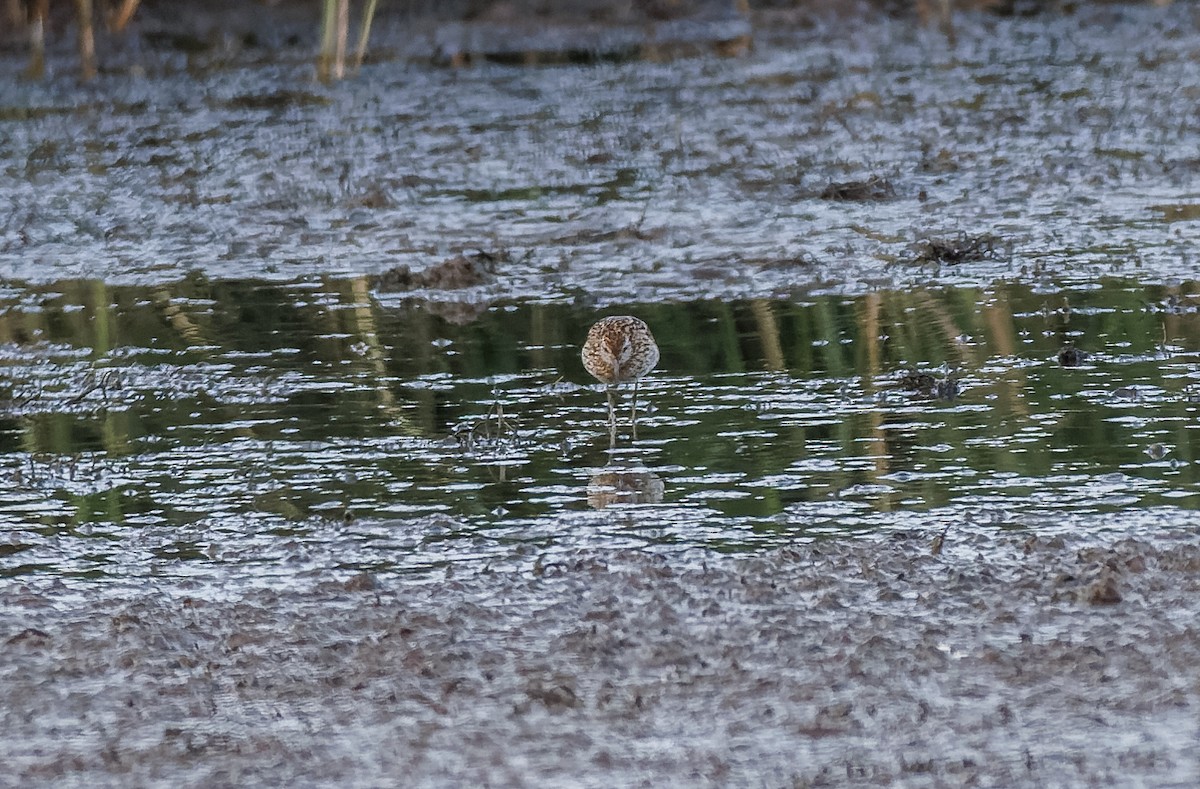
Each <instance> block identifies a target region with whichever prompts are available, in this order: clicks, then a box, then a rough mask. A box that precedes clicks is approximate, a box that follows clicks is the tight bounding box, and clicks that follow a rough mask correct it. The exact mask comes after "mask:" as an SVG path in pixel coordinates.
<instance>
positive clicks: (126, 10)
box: [108, 0, 140, 33]
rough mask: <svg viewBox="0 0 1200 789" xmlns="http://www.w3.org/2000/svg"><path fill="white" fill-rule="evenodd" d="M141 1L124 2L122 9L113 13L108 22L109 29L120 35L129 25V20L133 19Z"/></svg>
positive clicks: (124, 0)
mask: <svg viewBox="0 0 1200 789" xmlns="http://www.w3.org/2000/svg"><path fill="white" fill-rule="evenodd" d="M139 1H140V0H122V2H121V7H120V8H118V9H117V10H116V11H114V12H113V13H112V15H111V16H110V17H109V20H108V29H109V30H111V31H113V32H114V33H120V32H121V31H122V30H124V29H125V26H126V25H128V24H129V20H130V19H132V18H133V12H134V11H136V10H137V7H138V2H139Z"/></svg>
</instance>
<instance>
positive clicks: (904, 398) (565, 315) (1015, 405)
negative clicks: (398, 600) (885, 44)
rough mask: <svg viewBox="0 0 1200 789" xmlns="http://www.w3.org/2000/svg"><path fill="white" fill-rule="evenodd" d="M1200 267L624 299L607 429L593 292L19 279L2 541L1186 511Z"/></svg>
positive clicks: (84, 542) (448, 550) (595, 529)
mask: <svg viewBox="0 0 1200 789" xmlns="http://www.w3.org/2000/svg"><path fill="white" fill-rule="evenodd" d="M1198 292H1200V288H1197V286H1196V285H1195V284H1194V283H1186V284H1184V285H1181V286H1179V287H1175V288H1165V287H1144V286H1139V285H1134V284H1131V283H1128V282H1123V281H1111V282H1106V283H1104V285H1103V286H1102V287H1099V288H1086V289H1082V290H1080V291H1076V292H1057V293H1043V292H1038V291H1037V290H1036V289H1031V288H1028V287H1024V286H1015V285H997V286H995V287H994V288H992V289H990V290H956V289H943V290H916V291H907V292H879V293H872V294H868V295H865V296H861V297H852V298H851V297H841V296H828V297H820V298H813V299H809V300H806V301H803V302H785V301H765V300H764V301H746V302H732V303H721V302H693V303H683V304H631V305H626V306H625V307H623V308H621V310H620V311H622V312H632V313H635V314H638V315H640V316H641V317H643V318H644V319H645V320H646V321H647V322H648V323H649V325H650V326H651V327H652V329H653V331H654V332H655V334H656V336H657V339H658V342H659V345H660V346H661V349H662V359H661V362H660V364H659V367H658V369H657V370H655V371H654V372H653V373H652V374H651V375H650V376H649V377H648V378H646V379H645V380H644V381H643V382H642V385H641V390H640V393H639V400H640V403H639V409H640V415H639V420H638V432H639V435H638V440H637V441H634V440H633V439H632V436H631V431H630V430H629V426H628V424H627V423H628V407H629V399H628V395H629V392H628V391H627V390H626V391H624V392H623V393H622V400H621V402H620V408H619V416H620V419H621V424H620V428H619V430H618V435H617V444H616V447H615V448H610V447H609V434H608V429H607V426H606V419H607V412H606V405H605V395H604V392H603V390H602V389H601V388H599V387H598V386H596V385H595V384H594V383H593V382H592V381H590V379H589V378H588V377H587V375H586V373H585V372H584V371H583V369H582V367H581V364H580V361H579V345H580V343H581V341H582V338H583V335H584V334H585V333H586V330H587V327H588V325H589V324H590V323H591V321H593V320H594V319H595V318H597V317H598V316H599V314H601V313H597V312H595V311H593V310H590V309H587V308H581V307H579V306H576V305H571V304H565V303H562V304H559V303H548V304H532V305H531V304H524V305H513V304H500V305H496V306H492V307H490V308H487V309H486V310H484V311H482V312H481V313H480V314H479V315H478V317H477V318H475V319H474V320H471V321H469V322H465V323H463V322H456V321H461V320H462V317H461V315H460V314H458V313H453V312H451V313H449V314H450V315H451V317H452V318H453V320H448V319H447V318H444V317H440V315H442V314H447V313H446V312H445V310H444V308H443V307H440V306H439V305H437V304H430V303H424V302H423V303H416V304H407V303H404V302H401V301H389V300H386V299H384V300H380V299H377V298H375V297H372V296H370V295H369V292H368V289H367V288H366V287H365V285H364V283H363V282H361V281H357V280H353V281H345V280H330V281H309V282H304V283H297V284H294V285H286V284H284V285H281V284H269V283H264V282H257V281H233V282H209V281H207V280H205V279H203V278H199V277H195V278H191V279H188V280H186V281H182V282H178V283H175V284H173V285H169V286H159V287H156V288H153V289H141V288H136V287H106V286H104V285H101V284H99V283H97V282H93V281H64V282H59V283H56V284H54V285H52V286H46V287H38V288H36V289H28V290H27V289H22V288H14V289H10V290H9V291H7V292H6V293H5V295H4V300H3V302H0V393H2V395H3V398H4V400H3V408H2V410H0V475H3V479H4V480H5V482H6V485H7V488H8V491H7V495H6V496H5V497H4V498H3V501H0V524H3V530H4V531H3V544H2V545H0V562H2V564H0V567H3V571H4V572H6V573H8V574H23V573H31V572H39V573H47V572H48V573H63V574H72V575H83V576H89V575H103V574H120V575H130V574H132V575H137V574H141V573H148V572H164V573H167V574H174V573H180V572H188V570H186V569H185V568H186V567H187V566H191V565H192V564H193V563H197V562H198V563H201V564H209V563H213V562H217V563H222V564H230V565H244V566H247V567H251V568H259V569H256V570H255V571H256V572H262V573H266V574H270V573H272V572H276V571H279V570H280V569H281V568H286V567H288V566H290V564H289V563H294V562H299V563H303V562H305V561H310V560H311V561H318V559H316V558H313V557H312V556H311V555H310V554H311V548H312V546H313V545H314V544H315V543H321V544H324V545H326V546H330V545H332V546H335V552H336V555H337V562H338V564H339V566H344V567H350V568H353V567H364V568H373V569H380V568H388V567H391V568H399V569H410V570H416V569H421V568H429V567H440V566H444V565H448V564H453V563H455V562H457V561H468V560H473V559H481V560H484V561H499V560H500V558H499V557H500V556H501V553H499V552H497V547H498V546H506V547H505V550H506V551H512V550H517V551H518V552H519V551H520V550H521V548H520V546H523V545H525V546H532V547H537V548H539V549H542V548H546V547H547V546H551V547H552V546H555V545H563V544H578V543H581V542H600V543H603V544H607V545H654V544H668V545H676V546H678V545H682V546H704V547H709V548H717V549H721V550H749V549H754V548H756V547H760V546H764V545H777V544H780V543H785V542H788V541H794V540H797V539H805V538H809V537H812V536H814V535H829V534H845V533H848V532H856V531H863V530H869V529H875V528H881V527H887V526H896V525H901V526H909V525H913V524H920V525H923V526H925V527H929V528H935V529H940V528H953V527H955V526H956V525H961V524H977V525H984V526H995V527H998V528H1031V529H1056V528H1073V529H1086V528H1091V526H1090V525H1089V524H1090V523H1091V521H1089V520H1088V516H1096V515H1106V514H1112V513H1119V512H1124V511H1127V510H1130V509H1132V508H1137V509H1138V511H1139V512H1140V513H1142V515H1143V516H1144V515H1145V514H1146V513H1152V512H1153V513H1160V514H1162V517H1164V518H1170V517H1182V516H1183V513H1186V512H1187V511H1190V510H1194V509H1196V508H1197V507H1198V505H1200V499H1198V498H1197V493H1200V488H1198V487H1197V478H1198V474H1200V472H1198V469H1197V466H1196V459H1197V449H1198V447H1200V444H1198V441H1197V437H1196V436H1197V433H1196V426H1197V421H1196V413H1197V408H1198V407H1200V315H1198V313H1197V306H1198V304H1200V298H1198V297H1197V293H1198ZM1172 513H1174V515H1172ZM1096 522H1100V521H1096ZM1103 522H1104V523H1111V522H1112V520H1111V518H1108V519H1104V520H1103ZM1148 522H1153V519H1150V520H1147V518H1145V517H1140V518H1139V520H1138V523H1139V524H1141V525H1142V526H1141V527H1143V528H1144V527H1145V524H1146V523H1148ZM514 546H516V547H515V548H514ZM322 556H323V557H324V558H322V559H320V561H328V555H327V554H322ZM306 557H308V558H306Z"/></svg>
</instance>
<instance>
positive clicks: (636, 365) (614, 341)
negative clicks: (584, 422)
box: [580, 315, 658, 444]
mask: <svg viewBox="0 0 1200 789" xmlns="http://www.w3.org/2000/svg"><path fill="white" fill-rule="evenodd" d="M580 355H581V357H582V358H583V368H584V369H585V370H587V371H588V372H589V373H591V375H592V377H593V378H595V379H596V380H597V381H599V382H600V383H602V384H604V385H605V386H606V387H607V388H608V424H609V436H610V439H611V442H612V443H614V444H615V443H616V435H617V410H616V402H615V399H614V388H615V387H617V386H620V385H621V384H624V383H629V382H630V381H632V382H633V403H632V407H631V408H630V412H629V413H630V422H631V423H632V425H633V437H634V438H635V439H636V438H637V392H638V381H640V380H641V378H642V376H644V375H645V374H646V373H648V372H650V371H651V370H653V369H654V365H656V364H658V343H656V342H655V341H654V335H653V334H651V333H650V327H649V326H647V325H646V323H645V321H643V320H642V319H641V318H635V317H633V316H632V315H612V316H609V317H607V318H601V319H600V320H598V321H596V322H595V323H594V324H592V328H590V329H588V335H587V340H586V341H585V342H584V343H583V352H582V353H581V354H580Z"/></svg>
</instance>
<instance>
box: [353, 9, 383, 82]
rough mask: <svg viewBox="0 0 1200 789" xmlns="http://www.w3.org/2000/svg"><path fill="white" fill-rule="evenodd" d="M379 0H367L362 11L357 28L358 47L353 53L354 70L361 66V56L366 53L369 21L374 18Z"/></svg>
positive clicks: (369, 28)
mask: <svg viewBox="0 0 1200 789" xmlns="http://www.w3.org/2000/svg"><path fill="white" fill-rule="evenodd" d="M378 5H379V0H367V8H366V10H365V11H363V16H362V24H361V25H360V26H359V28H358V48H357V49H356V51H355V53H354V70H355V71H358V70H359V69H360V68H362V64H363V58H364V57H366V54H367V39H369V38H370V37H371V21H372V20H373V19H374V18H375V7H376V6H378Z"/></svg>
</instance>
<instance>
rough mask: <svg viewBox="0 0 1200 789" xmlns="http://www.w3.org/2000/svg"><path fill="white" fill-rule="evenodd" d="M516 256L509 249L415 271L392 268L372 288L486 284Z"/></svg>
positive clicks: (450, 287) (453, 287)
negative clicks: (499, 268) (502, 264)
mask: <svg viewBox="0 0 1200 789" xmlns="http://www.w3.org/2000/svg"><path fill="white" fill-rule="evenodd" d="M511 260H512V256H511V255H509V253H508V252H507V251H506V250H500V251H498V252H485V251H483V250H478V251H476V252H474V253H472V254H458V255H455V256H454V257H452V258H447V259H446V260H443V261H442V262H441V263H438V264H436V265H433V266H430V267H429V268H426V269H421V270H419V271H413V270H412V269H410V268H409V267H408V266H406V265H401V266H396V267H395V268H391V269H388V270H387V271H385V272H383V273H382V274H380V275H379V276H377V277H375V278H374V279H373V280H372V283H371V284H372V286H373V287H375V288H377V289H379V290H385V291H397V290H421V289H428V290H457V289H459V288H470V287H474V286H476V285H484V284H486V283H489V282H491V281H493V280H494V279H495V277H496V272H497V267H498V266H499V265H500V264H501V263H508V262H510V261H511Z"/></svg>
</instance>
